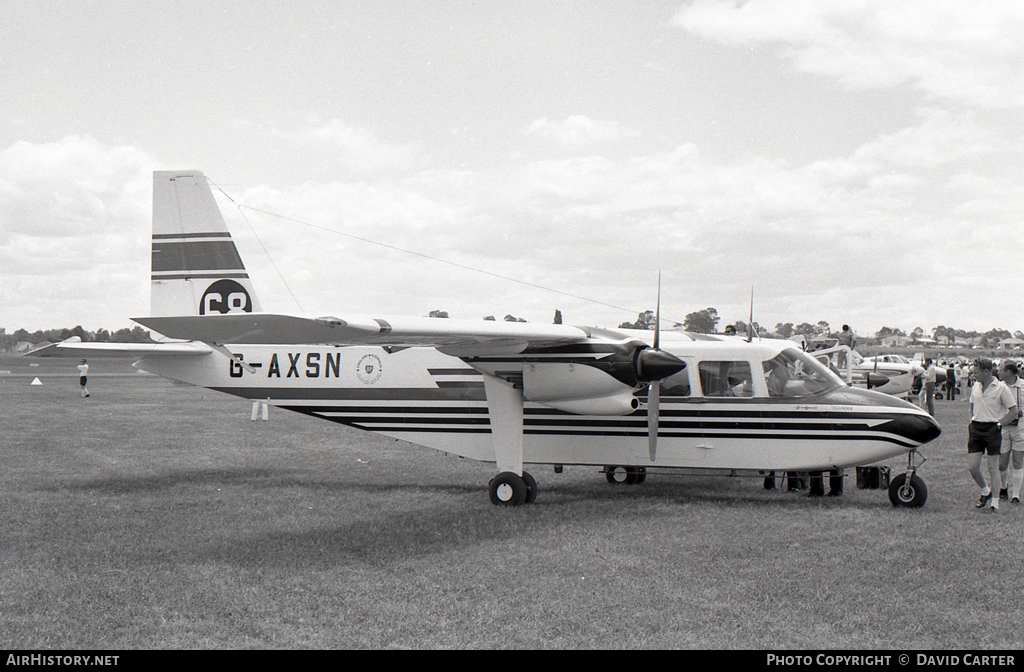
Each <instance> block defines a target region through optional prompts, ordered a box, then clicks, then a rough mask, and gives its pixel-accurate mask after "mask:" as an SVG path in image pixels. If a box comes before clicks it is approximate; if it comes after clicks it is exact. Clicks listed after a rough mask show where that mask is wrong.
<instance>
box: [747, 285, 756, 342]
mask: <svg viewBox="0 0 1024 672" xmlns="http://www.w3.org/2000/svg"><path fill="white" fill-rule="evenodd" d="M753 340H754V288H753V287H751V288H750V321H749V322H747V343H750V342H751V341H753Z"/></svg>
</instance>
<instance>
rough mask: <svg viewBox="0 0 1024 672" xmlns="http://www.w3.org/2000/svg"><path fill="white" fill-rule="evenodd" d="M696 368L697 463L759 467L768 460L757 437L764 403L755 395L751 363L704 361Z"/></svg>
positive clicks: (748, 467)
mask: <svg viewBox="0 0 1024 672" xmlns="http://www.w3.org/2000/svg"><path fill="white" fill-rule="evenodd" d="M697 370H698V373H699V377H700V391H701V395H702V396H701V399H702V403H701V404H700V405H699V417H700V441H699V442H698V443H697V449H698V450H699V451H701V452H703V456H702V457H701V458H700V464H699V465H698V466H705V467H715V468H727V469H757V468H760V467H762V466H763V465H764V464H765V463H766V460H767V459H768V449H767V447H766V446H765V442H764V441H763V440H762V439H761V438H759V437H758V434H762V430H763V423H764V406H765V404H764V399H763V397H762V398H758V396H757V395H756V390H757V389H758V388H757V385H756V384H755V382H754V378H753V372H754V371H755V368H754V366H753V365H752V364H751V362H749V361H746V360H726V359H722V360H704V361H701V362H699V363H698V364H697ZM762 435H763V434H762Z"/></svg>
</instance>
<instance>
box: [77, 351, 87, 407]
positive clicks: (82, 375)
mask: <svg viewBox="0 0 1024 672" xmlns="http://www.w3.org/2000/svg"><path fill="white" fill-rule="evenodd" d="M77 368H78V385H79V387H81V388H82V398H83V399H84V398H86V397H88V396H89V388H87V387H86V386H85V384H86V383H87V382H88V380H89V364H88V362H86V361H85V360H84V359H83V360H82V363H81V364H79V365H78V367H77Z"/></svg>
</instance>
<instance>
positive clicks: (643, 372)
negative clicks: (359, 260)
mask: <svg viewBox="0 0 1024 672" xmlns="http://www.w3.org/2000/svg"><path fill="white" fill-rule="evenodd" d="M152 258H153V262H152V294H151V296H152V306H151V308H152V312H153V316H151V317H141V318H135V321H136V322H138V323H139V324H141V325H143V326H145V327H148V328H150V329H152V330H153V331H155V332H158V333H160V334H163V335H164V336H166V337H168V338H170V339H177V340H175V341H174V342H164V343H156V344H132V345H120V344H111V343H81V342H79V343H74V342H64V343H59V344H56V345H51V346H47V347H45V348H42V349H40V350H37V351H35V352H34V353H31V354H33V355H35V356H40V357H43V356H66V357H90V356H91V357H99V356H124V355H132V356H138V357H140V359H139V360H138V361H137V362H136V363H135V366H136V367H137V368H139V369H142V370H144V371H149V372H152V373H155V374H158V375H160V376H164V377H167V378H170V379H173V380H178V381H184V382H187V383H191V384H193V385H198V386H202V387H207V388H210V389H213V390H218V391H220V392H226V393H228V394H233V395H236V396H239V397H243V398H246V399H252V400H261V401H266V402H268V403H270V404H272V405H274V406H278V407H280V408H284V409H288V410H292V411H296V412H299V413H305V414H308V415H312V416H316V417H319V418H324V419H327V420H331V421H333V422H338V423H342V424H345V425H349V426H351V427H357V428H359V429H365V430H368V431H372V432H377V433H380V434H383V435H385V436H390V437H394V438H397V439H403V440H406V441H411V442H413V443H417V444H421V445H424V446H429V447H431V448H435V449H437V450H441V451H445V452H448V453H454V454H457V455H460V456H463V457H467V458H471V459H475V460H480V461H484V462H494V463H495V464H496V468H497V472H498V473H497V475H496V476H495V477H494V478H493V479H492V480H491V481H490V484H489V486H488V489H489V495H490V499H491V501H492V502H493V503H495V504H499V505H520V504H524V503H531V502H533V501H534V500H535V499H536V497H537V493H538V486H537V481H536V479H535V478H534V477H533V476H531V475H530V474H529V473H528V472H527V471H524V466H526V465H531V466H534V465H549V466H554V468H555V472H556V473H557V472H560V471H561V468H562V466H564V465H588V466H597V467H602V468H603V471H604V472H605V473H606V477H607V479H608V481H609V482H612V483H619V482H624V483H639V482H642V481H643V480H645V478H646V476H647V473H648V471H657V470H665V471H668V470H681V471H690V472H694V471H696V472H698V473H706V472H707V471H708V470H713V471H714V472H715V473H724V474H727V475H751V476H753V475H761V476H764V475H765V474H768V473H770V472H773V471H778V472H793V471H825V470H833V469H839V470H842V469H844V468H848V467H853V466H857V465H868V464H872V463H875V462H878V461H881V460H886V459H889V458H892V457H894V456H898V455H901V454H907V455H908V472H907V473H906V474H901V475H898V476H896V477H895V478H894V479H892V481H891V486H890V491H889V496H890V499H891V500H892V502H893V504H894V505H897V506H910V507H917V506H921V505H923V504H924V502H925V499H926V498H927V489H926V487H925V485H924V482H923V481H922V480H921V478H920V477H919V476H917V475H916V473H915V472H916V470H917V468H918V467H919V466H920V463H923V461H924V458H923V457H921V456H920V455H919V453H918V449H919V448H920V447H921V446H922V445H924V444H926V443H928V442H929V441H932V440H934V439H935V438H936V437H938V436H939V433H940V429H939V427H938V425H937V424H936V423H935V421H934V420H933V419H932V417H931V416H929V415H928V414H927V413H925V412H924V411H922V410H921V409H919V408H917V407H915V406H913V405H911V404H908V403H906V402H903V401H900V400H898V399H894V398H893V397H891V396H889V395H886V394H879V393H876V392H873V391H869V390H860V389H854V388H851V387H848V386H847V385H846V384H845V383H843V381H842V380H841V379H840V378H838V377H837V376H836V375H835V374H833V373H832V372H831V371H829V370H828V369H827V368H826V367H824V366H822V365H821V364H820V363H818V362H817V361H815V360H814V359H813V358H812V357H809V356H808V355H806V354H804V353H803V352H801V351H800V349H799V348H796V347H793V345H794V344H793V343H791V342H789V341H782V340H764V341H760V340H758V341H753V342H748V341H747V340H744V339H739V338H735V337H726V336H712V335H704V334H689V333H685V332H674V331H673V332H668V331H666V332H661V331H660V329H656V330H654V331H636V330H626V329H612V330H609V329H599V328H593V327H574V326H569V325H559V324H531V323H515V322H495V321H485V320H456V319H436V318H425V317H393V316H383V315H369V316H363V315H348V314H339V315H338V316H330V317H317V318H309V317H299V316H293V315H283V314H272V313H263V312H261V308H260V304H259V301H258V299H257V295H256V292H255V291H254V289H253V285H252V283H251V281H250V279H249V276H248V274H247V273H246V271H245V267H244V265H243V264H242V260H241V258H240V257H239V255H238V252H237V251H236V248H235V245H234V243H233V242H232V240H231V235H230V233H229V232H228V229H227V227H226V225H225V224H224V220H223V218H222V216H221V213H220V210H219V209H218V207H217V205H216V202H215V201H214V200H213V196H212V193H211V191H210V187H209V184H208V182H207V180H206V178H205V177H204V176H203V174H202V173H200V172H198V171H159V172H156V173H154V175H153V256H152ZM659 304H660V298H659ZM918 460H920V462H918Z"/></svg>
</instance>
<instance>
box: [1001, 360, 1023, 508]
mask: <svg viewBox="0 0 1024 672" xmlns="http://www.w3.org/2000/svg"><path fill="white" fill-rule="evenodd" d="M1017 373H1018V371H1017V364H1016V362H1012V361H1010V360H1007V361H1005V362H1003V363H1002V364H1001V365H1000V366H999V379H1000V380H1001V381H1003V383H1005V384H1006V386H1007V387H1008V388H1010V392H1012V393H1013V398H1014V400H1015V401H1016V402H1017V417H1015V418H1014V419H1013V420H1011V421H1010V423H1009V424H1008V425H1006V426H1005V427H1003V445H1002V448H1000V451H1001V452H1000V454H999V477H1000V479H1001V482H1002V486H1003V487H1002V488H1001V489H1000V490H999V498H1000V499H1007V498H1009V500H1010V503H1011V504H1020V490H1021V485H1022V483H1024V423H1022V422H1020V419H1021V409H1024V406H1021V403H1020V402H1021V399H1022V398H1024V378H1021V377H1019V376H1018V375H1017ZM1011 455H1012V456H1013V471H1010V456H1011ZM1007 481H1009V492H1007Z"/></svg>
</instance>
